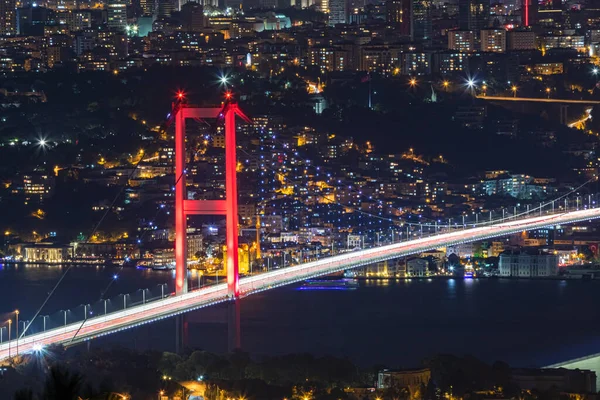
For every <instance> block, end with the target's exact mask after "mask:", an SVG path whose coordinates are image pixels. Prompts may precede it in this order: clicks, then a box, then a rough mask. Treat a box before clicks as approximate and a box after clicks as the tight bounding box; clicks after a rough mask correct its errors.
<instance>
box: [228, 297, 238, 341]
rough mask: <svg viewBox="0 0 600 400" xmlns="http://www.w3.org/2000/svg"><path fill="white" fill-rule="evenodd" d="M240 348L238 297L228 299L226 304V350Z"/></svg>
mask: <svg viewBox="0 0 600 400" xmlns="http://www.w3.org/2000/svg"><path fill="white" fill-rule="evenodd" d="M241 348H242V340H241V331H240V299H239V298H236V299H235V300H232V301H230V302H229V303H228V304H227V351H228V352H229V353H232V352H233V351H234V350H237V349H241Z"/></svg>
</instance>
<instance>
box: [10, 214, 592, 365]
mask: <svg viewBox="0 0 600 400" xmlns="http://www.w3.org/2000/svg"><path fill="white" fill-rule="evenodd" d="M595 218H600V208H593V209H586V210H579V211H571V212H567V213H561V214H551V215H543V216H536V217H528V218H524V219H517V220H513V221H509V222H501V223H497V224H493V225H488V226H482V227H475V228H468V229H457V230H455V231H452V232H448V233H442V234H438V235H434V236H430V237H424V238H419V239H414V240H410V241H405V242H400V243H395V244H390V245H385V246H380V247H375V248H371V249H366V250H360V251H354V252H349V253H345V254H341V255H337V256H333V257H329V258H325V259H322V260H319V261H312V262H308V263H305V264H300V265H297V266H293V267H287V268H282V269H278V270H274V271H270V272H265V273H262V274H259V275H254V276H249V277H245V278H242V279H241V280H240V289H241V295H242V296H248V295H251V294H253V293H256V292H260V291H263V290H268V289H271V288H274V287H278V286H283V285H288V284H292V283H296V282H301V281H303V280H306V279H309V278H314V277H318V276H323V275H328V274H331V273H334V272H338V271H343V270H347V269H351V268H356V267H360V266H364V265H369V264H373V263H376V262H381V261H386V260H391V259H394V258H399V257H402V256H407V255H411V254H416V253H420V252H422V251H425V250H431V249H435V248H439V247H445V246H450V245H455V244H459V243H467V242H473V241H477V240H484V239H487V238H492V237H498V236H505V235H508V234H512V233H517V232H521V231H523V230H532V229H539V228H543V227H548V226H554V225H558V224H567V223H573V222H578V221H583V220H589V219H595ZM228 300H229V298H228V297H227V285H226V284H219V285H214V286H208V287H204V288H201V289H198V290H195V291H192V292H189V293H186V294H183V295H181V296H173V297H167V298H164V299H161V300H156V301H153V302H149V303H146V304H143V305H138V306H134V307H130V308H128V309H126V310H122V311H118V312H114V313H111V314H108V315H105V316H97V317H93V318H90V319H88V320H86V321H85V323H84V324H83V326H82V321H79V322H77V323H72V324H69V325H66V326H64V327H61V328H56V329H51V330H47V331H46V332H42V333H37V334H32V335H29V336H25V337H23V338H21V339H20V340H19V353H24V352H29V351H31V350H32V349H33V347H34V345H42V346H46V345H52V344H69V343H77V342H80V341H83V340H89V339H92V338H95V337H99V336H103V335H107V334H110V333H114V332H118V331H120V330H124V329H128V328H131V327H135V326H139V325H142V324H146V323H151V322H153V321H157V320H159V319H164V318H167V317H171V316H173V315H177V314H181V313H184V312H188V311H192V310H195V309H199V308H203V307H207V306H210V305H213V304H217V303H220V302H224V301H228ZM80 328H81V329H80ZM79 329H80V330H79ZM78 330H79V332H78V333H77V336H76V337H75V338H74V335H75V333H76V332H77V331H78ZM9 349H10V350H9ZM9 351H10V354H11V355H14V354H15V353H16V340H12V341H10V343H9V342H4V343H2V344H0V360H2V359H6V358H7V357H8V356H9Z"/></svg>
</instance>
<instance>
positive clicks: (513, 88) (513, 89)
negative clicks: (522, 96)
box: [510, 86, 517, 97]
mask: <svg viewBox="0 0 600 400" xmlns="http://www.w3.org/2000/svg"><path fill="white" fill-rule="evenodd" d="M510 89H511V90H512V91H513V97H517V87H516V86H513V87H512V88H510Z"/></svg>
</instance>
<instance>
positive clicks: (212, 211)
mask: <svg viewBox="0 0 600 400" xmlns="http://www.w3.org/2000/svg"><path fill="white" fill-rule="evenodd" d="M178 97H179V99H180V100H181V99H182V98H183V95H182V94H181V93H180V94H178ZM226 98H227V99H230V98H231V94H230V93H227V95H226ZM236 115H238V116H240V117H241V118H242V119H244V120H245V121H247V122H250V119H249V118H248V117H246V115H244V113H243V112H242V111H241V110H240V109H239V107H238V105H237V104H236V103H233V102H228V103H226V104H225V106H224V107H222V108H221V107H194V106H189V105H187V104H183V103H180V104H179V105H178V106H177V107H176V108H175V110H174V119H175V177H176V180H175V293H176V294H177V295H179V294H183V293H186V292H187V288H188V285H187V248H186V247H187V216H188V215H225V218H226V229H227V232H226V241H227V261H226V262H227V292H228V294H229V295H230V296H232V297H237V296H238V295H239V292H240V288H239V260H238V207H237V197H238V195H237V181H236V166H237V160H236V154H235V152H236V141H235V116H236ZM221 117H223V119H224V121H225V196H226V199H225V200H188V198H187V188H186V179H185V178H186V177H185V174H186V159H185V155H186V152H185V120H186V119H189V118H193V119H196V120H202V119H215V118H221Z"/></svg>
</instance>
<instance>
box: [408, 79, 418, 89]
mask: <svg viewBox="0 0 600 400" xmlns="http://www.w3.org/2000/svg"><path fill="white" fill-rule="evenodd" d="M408 83H409V84H410V87H415V86H416V85H417V80H416V79H415V78H411V79H410V81H408Z"/></svg>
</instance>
